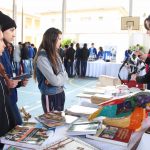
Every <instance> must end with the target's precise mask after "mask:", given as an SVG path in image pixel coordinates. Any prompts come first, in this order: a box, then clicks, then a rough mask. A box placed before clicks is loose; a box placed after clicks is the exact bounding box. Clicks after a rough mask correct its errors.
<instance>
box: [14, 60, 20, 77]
mask: <svg viewBox="0 0 150 150" xmlns="http://www.w3.org/2000/svg"><path fill="white" fill-rule="evenodd" d="M14 63H15V73H16V76H17V75H19V74H20V62H14Z"/></svg>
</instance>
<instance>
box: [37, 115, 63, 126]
mask: <svg viewBox="0 0 150 150" xmlns="http://www.w3.org/2000/svg"><path fill="white" fill-rule="evenodd" d="M35 119H36V120H37V121H39V122H40V123H42V124H43V125H44V126H46V127H48V128H51V127H56V126H61V125H64V124H65V117H64V116H61V115H58V114H56V113H52V112H51V113H47V114H42V115H40V116H37V117H35Z"/></svg>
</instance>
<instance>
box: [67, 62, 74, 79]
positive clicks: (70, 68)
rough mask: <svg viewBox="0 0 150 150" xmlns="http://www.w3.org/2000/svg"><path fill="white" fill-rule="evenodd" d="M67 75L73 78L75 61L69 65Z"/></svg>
mask: <svg viewBox="0 0 150 150" xmlns="http://www.w3.org/2000/svg"><path fill="white" fill-rule="evenodd" d="M67 73H68V76H69V77H73V61H70V62H68V63H67Z"/></svg>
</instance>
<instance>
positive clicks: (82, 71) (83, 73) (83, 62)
mask: <svg viewBox="0 0 150 150" xmlns="http://www.w3.org/2000/svg"><path fill="white" fill-rule="evenodd" d="M86 68H87V61H81V76H82V77H85V75H86Z"/></svg>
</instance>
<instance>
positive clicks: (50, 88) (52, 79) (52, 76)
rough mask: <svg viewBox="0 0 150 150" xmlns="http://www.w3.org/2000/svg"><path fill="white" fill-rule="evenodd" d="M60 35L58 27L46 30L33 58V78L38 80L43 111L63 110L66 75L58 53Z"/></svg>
mask: <svg viewBox="0 0 150 150" xmlns="http://www.w3.org/2000/svg"><path fill="white" fill-rule="evenodd" d="M61 37H62V32H61V31H60V30H59V29H56V28H49V29H48V30H46V32H45V33H44V35H43V39H42V42H41V44H40V46H39V49H38V52H37V54H36V56H35V59H34V79H35V80H37V81H38V87H39V90H40V92H41V101H42V106H43V110H44V112H45V113H48V112H51V111H58V112H60V111H62V110H64V104H65V93H64V84H65V81H66V80H67V79H68V75H67V73H66V71H65V68H64V65H63V63H62V60H61V58H60V56H59V54H58V49H59V47H60V43H61Z"/></svg>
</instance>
